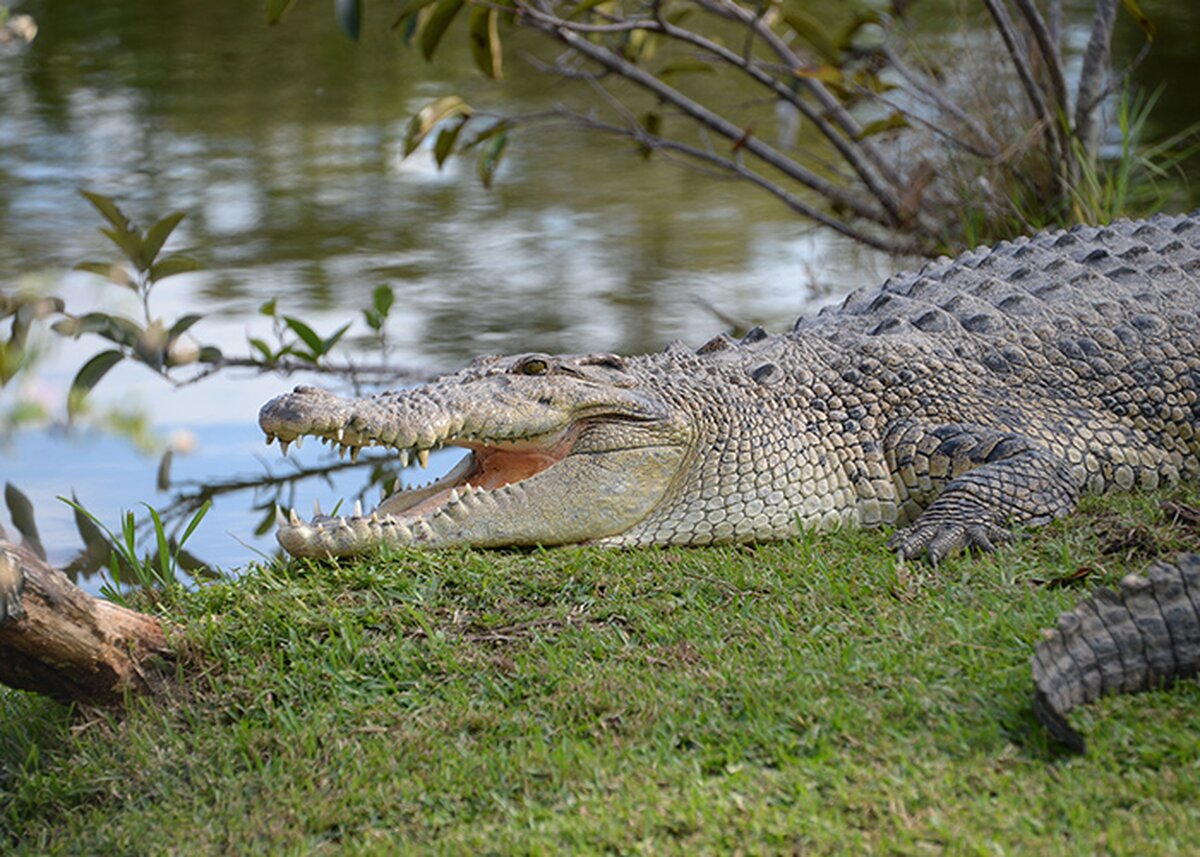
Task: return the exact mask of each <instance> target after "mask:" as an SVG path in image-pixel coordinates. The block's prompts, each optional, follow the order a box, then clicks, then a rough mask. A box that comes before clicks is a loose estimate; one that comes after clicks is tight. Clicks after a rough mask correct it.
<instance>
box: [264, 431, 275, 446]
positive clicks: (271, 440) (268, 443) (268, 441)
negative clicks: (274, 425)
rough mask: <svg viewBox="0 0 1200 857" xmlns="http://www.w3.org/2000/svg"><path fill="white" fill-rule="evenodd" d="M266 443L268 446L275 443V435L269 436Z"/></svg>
mask: <svg viewBox="0 0 1200 857" xmlns="http://www.w3.org/2000/svg"><path fill="white" fill-rule="evenodd" d="M266 441H267V446H270V445H271V444H272V443H274V442H275V435H273V434H269V435H267V437H266Z"/></svg>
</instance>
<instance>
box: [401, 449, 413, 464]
mask: <svg viewBox="0 0 1200 857" xmlns="http://www.w3.org/2000/svg"><path fill="white" fill-rule="evenodd" d="M411 463H412V456H410V455H409V454H408V450H407V449H402V450H400V466H401V467H408V465H409V464H411Z"/></svg>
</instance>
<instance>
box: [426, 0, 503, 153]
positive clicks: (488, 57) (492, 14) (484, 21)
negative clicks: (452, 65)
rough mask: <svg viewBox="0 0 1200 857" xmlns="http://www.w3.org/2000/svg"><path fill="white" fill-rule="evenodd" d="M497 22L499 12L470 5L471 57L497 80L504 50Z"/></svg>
mask: <svg viewBox="0 0 1200 857" xmlns="http://www.w3.org/2000/svg"><path fill="white" fill-rule="evenodd" d="M499 22H500V15H499V13H498V12H497V11H496V9H495V8H492V7H488V6H474V7H472V8H471V16H470V18H469V19H468V21H467V40H468V41H469V42H470V45H471V58H472V59H473V60H475V65H476V67H477V68H478V69H479V70H480V71H481V72H483V73H484V74H486V75H487V76H488V77H490V78H492V80H499V79H500V78H501V76H502V67H503V55H504V51H503V47H502V46H501V44H500V23H499ZM439 163H441V162H440V161H439Z"/></svg>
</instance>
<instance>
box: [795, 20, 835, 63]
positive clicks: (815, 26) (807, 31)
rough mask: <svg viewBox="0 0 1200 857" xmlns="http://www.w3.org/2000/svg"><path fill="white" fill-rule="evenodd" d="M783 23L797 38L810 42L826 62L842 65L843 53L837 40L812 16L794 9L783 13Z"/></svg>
mask: <svg viewBox="0 0 1200 857" xmlns="http://www.w3.org/2000/svg"><path fill="white" fill-rule="evenodd" d="M783 22H784V23H785V24H787V25H788V26H789V27H791V28H792V30H794V31H795V33H796V35H797V36H799V37H800V38H802V39H803V40H804V41H806V42H808V43H809V45H811V46H812V49H813V50H814V51H816V53H817V55H818V56H820V57H821V59H823V60H825V62H827V63H829V64H830V65H834V66H840V65H841V64H842V52H841V50H839V49H838V46H837V44H836V43H835V40H834V39H833V38H832V37H831V36H830V35H829V33H827V32H826V31H825V28H824V27H823V26H821V22H820V21H818V20H817V19H816V18H814V17H813V16H812V15H810V14H808V13H807V12H804V11H801V10H799V9H792V10H790V11H787V12H784V13H783Z"/></svg>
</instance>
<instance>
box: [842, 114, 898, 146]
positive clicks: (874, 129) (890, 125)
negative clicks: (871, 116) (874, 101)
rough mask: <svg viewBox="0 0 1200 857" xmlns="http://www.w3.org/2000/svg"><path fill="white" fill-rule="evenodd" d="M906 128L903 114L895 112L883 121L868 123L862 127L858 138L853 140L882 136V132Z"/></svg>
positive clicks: (877, 120)
mask: <svg viewBox="0 0 1200 857" xmlns="http://www.w3.org/2000/svg"><path fill="white" fill-rule="evenodd" d="M907 127H908V120H907V119H905V118H904V114H903V113H900V112H896V113H892V114H891V115H889V116H887V117H885V118H883V119H876V120H875V121H874V122H868V123H867V124H866V125H864V126H863V127H862V130H861V131H859V132H858V136H857V137H855V139H856V140H862V139H864V138H866V137H870V136H872V135H874V134H882V133H883V132H884V131H895V130H898V129H900V128H907Z"/></svg>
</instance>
